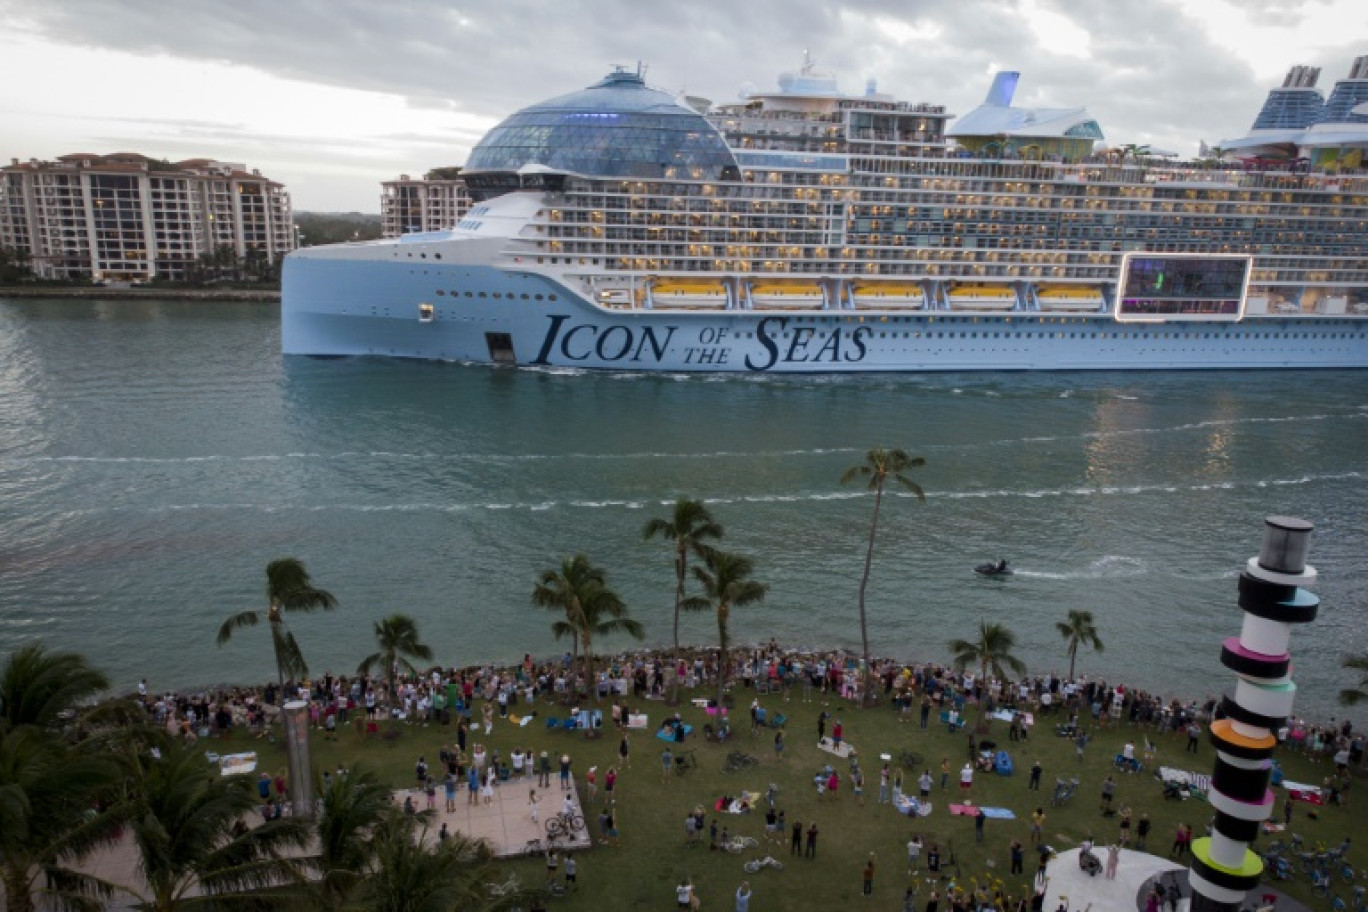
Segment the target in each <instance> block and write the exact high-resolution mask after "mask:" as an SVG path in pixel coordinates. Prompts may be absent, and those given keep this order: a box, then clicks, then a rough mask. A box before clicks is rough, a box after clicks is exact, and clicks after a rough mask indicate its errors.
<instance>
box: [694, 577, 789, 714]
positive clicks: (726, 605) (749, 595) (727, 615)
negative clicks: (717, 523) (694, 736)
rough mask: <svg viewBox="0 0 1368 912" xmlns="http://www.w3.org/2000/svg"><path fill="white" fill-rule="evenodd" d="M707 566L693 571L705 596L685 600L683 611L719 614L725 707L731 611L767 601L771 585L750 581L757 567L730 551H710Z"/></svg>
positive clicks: (720, 693)
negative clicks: (705, 611)
mask: <svg viewBox="0 0 1368 912" xmlns="http://www.w3.org/2000/svg"><path fill="white" fill-rule="evenodd" d="M705 563H706V564H707V566H706V567H694V568H693V572H694V578H695V579H697V580H698V582H699V583H700V584H702V586H703V591H704V593H705V595H704V596H694V597H693V598H689V599H685V601H684V604H683V608H684V610H685V611H699V610H702V609H706V608H712V609H713V610H715V611H716V612H717V650H718V656H717V665H718V675H717V705H718V706H719V707H721V706H722V697H723V695H724V694H725V693H726V689H727V671H728V668H729V666H730V665H731V662H729V661H728V649H729V647H730V631H729V629H728V624H729V622H730V621H731V611H732V609H733V608H741V607H744V606H746V605H753V604H755V603H756V602H761V601H764V599H765V593H766V592H767V591H769V584H768V583H760V582H756V581H755V580H753V579H748V577H749V576H750V575H751V573H753V572H754V570H755V563H754V562H753V561H752V560H751V559H750V558H749V557H742V556H741V555H739V554H729V553H728V552H726V551H709V552H708V555H707V557H706V558H705Z"/></svg>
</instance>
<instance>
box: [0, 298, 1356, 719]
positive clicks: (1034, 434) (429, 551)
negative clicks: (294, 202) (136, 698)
mask: <svg viewBox="0 0 1368 912" xmlns="http://www.w3.org/2000/svg"><path fill="white" fill-rule="evenodd" d="M879 445H882V446H890V447H892V446H897V447H902V448H904V449H907V450H908V451H910V452H911V453H913V454H916V455H920V456H923V457H925V459H926V466H925V467H924V468H922V469H919V470H916V471H915V472H914V473H913V475H914V477H915V479H916V480H917V481H918V482H919V483H920V484H921V485H922V486H923V487H924V488H925V490H926V494H927V499H926V501H925V503H919V502H918V501H916V500H915V499H914V498H912V497H910V496H896V497H893V498H891V499H890V500H888V501H887V502H886V504H885V510H884V513H883V519H882V524H881V527H880V533H879V538H878V545H877V552H876V557H875V563H874V570H873V577H872V579H871V582H870V589H869V595H868V606H869V617H870V629H871V636H872V638H873V640H874V644H875V646H876V648H877V650H878V651H880V652H882V653H886V654H896V655H900V656H905V657H909V658H928V659H936V658H942V657H944V656H945V655H946V654H947V649H946V642H947V641H948V640H949V639H951V638H954V637H961V636H970V635H971V634H972V632H973V630H974V629H975V627H976V625H977V623H978V621H979V619H980V618H988V619H990V620H992V621H995V622H1001V623H1004V624H1006V625H1008V626H1009V627H1010V628H1011V629H1012V630H1013V631H1014V632H1015V633H1016V634H1017V637H1018V640H1019V648H1018V654H1019V655H1020V656H1021V658H1023V659H1024V660H1025V661H1026V662H1027V663H1028V665H1029V666H1030V667H1031V669H1032V670H1033V671H1037V672H1045V671H1050V670H1052V669H1056V670H1063V669H1066V668H1067V665H1068V662H1067V658H1066V656H1065V654H1064V649H1063V643H1062V641H1061V639H1060V638H1059V636H1058V634H1057V633H1056V632H1055V630H1054V625H1055V623H1056V622H1058V621H1060V620H1062V619H1063V618H1064V616H1065V613H1066V612H1067V611H1068V610H1069V609H1071V608H1084V609H1087V610H1090V611H1092V612H1093V614H1094V616H1095V618H1096V621H1097V624H1098V626H1099V628H1100V630H1101V634H1102V638H1103V640H1104V642H1105V644H1106V651H1105V652H1104V653H1102V654H1100V655H1095V654H1093V653H1090V652H1084V653H1081V654H1080V661H1079V667H1080V670H1081V671H1084V672H1087V673H1089V674H1093V675H1103V676H1106V677H1108V678H1109V679H1110V680H1113V681H1116V680H1121V681H1125V682H1127V683H1129V684H1131V685H1133V686H1143V687H1149V688H1155V689H1159V690H1160V691H1162V692H1164V693H1170V694H1176V695H1185V696H1194V697H1202V696H1205V695H1206V694H1207V693H1214V692H1217V691H1218V690H1219V689H1221V688H1223V687H1226V686H1227V685H1228V683H1229V681H1230V680H1231V676H1230V674H1229V673H1228V672H1225V671H1224V670H1223V669H1222V668H1221V667H1220V666H1219V663H1218V656H1219V651H1220V643H1221V640H1222V639H1223V638H1224V637H1226V636H1231V635H1234V634H1236V633H1238V632H1239V627H1240V618H1241V614H1240V612H1239V610H1238V609H1237V607H1236V603H1235V598H1236V580H1237V577H1238V574H1239V571H1240V569H1241V567H1242V566H1243V563H1244V561H1245V560H1246V559H1248V558H1249V557H1251V556H1253V555H1255V554H1257V552H1258V548H1259V545H1260V542H1261V540H1262V536H1263V519H1264V517H1265V516H1268V515H1277V514H1288V515H1294V516H1299V517H1302V518H1305V519H1307V520H1310V521H1311V522H1313V523H1315V524H1316V535H1315V538H1314V541H1313V545H1312V553H1311V562H1312V563H1313V564H1314V565H1315V566H1316V567H1317V568H1318V570H1319V571H1320V573H1321V580H1320V582H1319V583H1318V585H1317V587H1316V591H1317V592H1318V594H1320V596H1321V598H1322V611H1321V616H1320V618H1319V619H1318V620H1317V621H1316V622H1315V623H1314V624H1312V625H1309V626H1308V627H1306V628H1303V629H1298V630H1297V631H1296V632H1295V634H1294V637H1293V657H1294V661H1295V677H1296V679H1297V681H1298V683H1299V686H1300V693H1299V698H1298V699H1299V702H1298V709H1299V710H1301V711H1305V712H1308V713H1315V714H1318V715H1331V714H1334V713H1335V712H1336V711H1337V708H1336V707H1335V706H1334V695H1335V693H1336V692H1337V691H1338V690H1339V688H1341V687H1344V686H1348V685H1350V684H1352V683H1354V682H1353V680H1352V679H1351V678H1350V677H1348V676H1347V675H1346V674H1345V673H1344V672H1343V671H1342V670H1341V669H1339V667H1338V663H1339V660H1340V658H1341V657H1342V656H1343V655H1345V654H1347V653H1349V652H1355V651H1358V652H1361V651H1365V650H1368V634H1365V632H1364V626H1365V622H1368V595H1365V591H1368V520H1366V519H1365V517H1368V373H1363V372H1331V371H1326V372H1312V371H1288V372H1215V373H1207V372H1201V373H1198V372H1192V373H1096V374H1093V373H1061V374H990V373H975V374H953V375H926V376H917V375H908V376H901V375H884V376H834V377H821V378H812V377H801V378H800V377H783V376H763V377H751V376H706V375H669V374H646V373H611V374H610V373H602V374H599V373H588V372H579V371H568V370H521V369H491V368H487V367H477V366H464V365H455V364H440V363H420V362H402V361H382V360H331V361H319V360H308V359H295V358H290V359H282V357H281V355H280V353H279V326H278V314H277V309H276V308H275V307H274V306H272V305H255V304H239V303H232V304H213V303H168V302H147V301H136V302H78V301H5V300H0V652H7V651H8V650H10V649H13V648H14V647H16V646H18V645H20V644H23V643H26V642H31V641H34V640H42V641H43V642H45V643H47V644H48V645H50V646H52V647H59V648H63V649H75V650H80V651H82V652H85V653H87V654H89V655H90V656H91V657H92V658H93V659H94V660H95V661H96V662H97V663H99V664H100V665H101V666H103V667H104V668H106V669H107V670H108V672H109V673H110V675H111V677H112V678H113V679H114V680H115V681H116V682H118V683H119V684H120V685H121V686H127V685H131V684H132V683H134V682H136V681H137V680H138V679H139V678H141V677H144V676H145V677H147V678H148V679H149V681H150V682H151V684H152V686H153V687H162V686H189V685H193V684H202V683H211V682H218V681H254V680H264V679H265V678H267V677H268V676H269V675H271V674H272V673H273V671H274V665H273V662H272V659H271V654H270V647H269V637H268V635H267V633H266V631H265V630H264V629H263V628H257V629H254V630H250V629H249V630H243V631H240V632H239V633H238V634H237V635H236V636H235V638H234V639H233V641H232V642H231V643H230V644H229V645H228V646H227V647H224V648H218V647H216V646H215V645H214V635H215V632H216V630H217V628H218V625H219V623H220V622H221V621H222V620H223V618H224V617H226V616H227V615H229V614H230V613H233V612H236V611H239V610H242V609H244V608H249V607H256V608H261V607H263V606H264V573H263V570H264V568H265V565H266V564H267V562H269V561H270V560H272V559H274V558H276V557H281V556H286V555H293V556H298V557H300V558H302V559H303V560H304V561H305V563H306V564H307V566H308V567H309V569H310V571H311V572H312V573H313V575H314V578H315V581H316V582H317V583H318V584H319V585H321V586H323V587H325V588H327V589H329V590H330V591H332V592H333V593H334V594H335V595H336V596H337V597H338V599H339V600H340V602H341V607H340V608H339V609H338V610H337V611H336V612H332V613H324V614H316V615H308V616H303V617H297V618H294V619H292V621H291V626H292V629H293V630H294V632H295V634H296V636H297V637H298V638H299V640H300V642H301V644H302V645H303V648H304V651H305V654H306V656H307V657H308V658H309V659H310V662H311V665H312V667H313V669H314V670H315V671H320V672H321V671H323V670H332V671H335V672H340V671H350V670H352V669H354V668H355V665H356V663H357V662H358V661H359V660H360V659H361V658H362V657H363V656H364V655H366V654H368V653H369V652H370V651H371V646H372V643H373V636H372V632H371V625H372V622H373V621H374V620H375V619H377V618H379V617H381V616H383V615H385V614H389V613H393V612H405V613H408V614H410V615H412V616H414V617H415V618H417V619H418V621H419V625H420V629H421V633H422V637H423V639H424V640H425V641H427V642H428V643H430V644H431V645H432V646H433V648H434V649H435V650H436V653H437V656H438V657H439V659H440V660H441V661H442V662H444V663H451V664H460V663H468V662H477V661H483V660H487V659H514V658H519V657H521V655H522V654H523V653H524V652H532V653H534V654H537V655H552V654H557V653H558V652H559V651H561V650H563V649H565V648H567V647H568V642H562V643H558V642H556V641H555V640H554V639H553V638H552V636H551V634H550V632H549V627H550V622H551V620H552V617H551V616H550V615H549V614H548V613H547V612H545V611H543V610H539V609H536V608H534V607H533V606H532V605H531V602H530V598H529V596H530V592H531V590H532V586H533V584H534V582H535V579H536V577H537V575H538V574H539V573H540V572H541V571H542V570H545V569H548V568H551V567H554V566H556V565H557V564H558V563H559V561H560V560H561V559H562V558H563V557H566V556H569V555H572V554H574V553H575V552H578V551H583V552H584V553H586V554H587V555H589V557H590V558H591V559H592V560H594V561H595V562H596V563H598V564H600V565H602V566H603V567H604V568H606V569H607V571H608V573H609V578H610V581H611V582H612V583H613V584H614V585H615V586H616V587H617V588H618V590H619V591H620V592H621V593H622V595H623V596H624V598H625V600H626V601H627V603H628V605H629V607H630V608H631V610H632V612H633V614H634V616H635V617H637V618H638V619H640V620H641V621H642V622H643V623H644V624H645V625H646V627H647V642H648V643H652V644H663V643H667V642H668V641H669V637H670V615H671V606H672V599H673V587H674V580H673V571H672V564H671V559H670V556H669V553H668V552H667V549H666V546H665V545H664V544H663V543H662V542H660V541H653V542H646V541H643V540H642V537H641V529H642V526H643V525H644V524H645V523H646V521H647V520H648V519H649V518H651V517H653V516H658V515H666V514H667V513H668V509H669V505H670V504H671V503H672V501H673V499H674V498H675V497H676V496H679V495H688V496H693V497H700V498H703V499H704V500H706V501H707V502H708V503H709V504H710V505H712V507H713V510H714V512H715V515H716V517H717V518H718V519H719V521H721V522H722V523H723V524H724V525H725V527H726V530H727V536H726V546H727V547H729V548H732V549H735V550H738V551H741V552H744V553H747V554H749V555H751V556H753V557H754V558H755V560H756V566H757V571H756V577H757V578H758V579H760V580H762V581H764V582H767V583H769V585H770V589H769V594H768V597H767V598H766V600H765V602H764V603H763V604H762V605H759V606H756V607H752V608H746V609H742V610H739V611H737V612H735V613H734V616H733V635H734V638H735V639H736V640H737V641H738V642H745V641H756V640H767V639H769V638H771V637H774V638H777V639H779V640H780V641H782V642H786V643H792V644H806V645H814V646H816V645H822V646H855V647H858V644H859V632H858V631H859V628H858V624H857V616H856V591H857V588H858V584H859V575H860V569H861V565H862V560H863V555H864V546H865V541H866V538H865V536H866V534H867V531H868V523H869V519H870V512H871V508H872V505H873V503H872V498H871V497H870V496H869V495H868V494H867V493H866V492H864V491H863V490H862V489H859V488H852V487H843V486H842V485H841V484H840V483H839V478H840V476H841V473H842V472H843V471H844V470H845V469H846V468H847V467H848V466H850V465H852V464H855V463H856V462H858V461H860V460H861V458H862V456H863V453H864V452H865V451H866V450H867V449H869V448H870V447H872V446H879ZM998 557H1006V558H1010V559H1011V560H1012V562H1013V564H1014V566H1015V567H1016V568H1017V571H1018V572H1017V575H1016V576H1015V577H1013V578H1011V579H1009V580H1003V581H995V580H987V579H982V578H979V577H977V576H976V575H975V574H974V573H973V572H972V567H973V566H974V565H975V564H977V563H980V562H982V561H984V560H988V559H993V558H998ZM683 631H684V637H685V639H686V640H687V641H689V642H693V643H699V644H709V643H713V642H715V639H716V633H715V626H714V624H713V623H712V621H711V619H710V618H709V617H708V616H706V615H705V616H689V617H686V618H685V621H684V625H683ZM608 645H609V646H614V647H621V646H624V645H626V644H625V643H623V642H622V641H616V642H613V643H610V644H608Z"/></svg>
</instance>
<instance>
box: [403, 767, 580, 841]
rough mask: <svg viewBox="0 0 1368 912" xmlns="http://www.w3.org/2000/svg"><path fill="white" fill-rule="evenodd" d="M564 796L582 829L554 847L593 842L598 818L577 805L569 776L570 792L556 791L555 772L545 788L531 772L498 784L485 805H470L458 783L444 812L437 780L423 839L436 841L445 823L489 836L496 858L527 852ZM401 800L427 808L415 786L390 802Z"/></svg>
mask: <svg viewBox="0 0 1368 912" xmlns="http://www.w3.org/2000/svg"><path fill="white" fill-rule="evenodd" d="M532 789H536V792H537V822H535V823H534V822H533V821H532V812H531V805H530V804H529V803H528V793H529V792H530V791H531V790H532ZM566 795H569V796H570V797H571V801H572V804H573V806H574V809H575V812H576V813H578V814H580V816H582V817H584V829H582V830H580V831H579V832H578V833H575V834H574V836H573V838H569V839H565V838H562V839H559V840H557V841H556V846H557V847H558V848H559V849H560V850H561V851H566V850H569V849H587V848H589V847H590V846H592V845H593V834H594V832H595V831H596V829H597V827H598V821H597V819H590V818H589V816H588V815H587V814H585V813H584V811H583V809H582V808H581V807H580V802H579V793H578V791H576V789H575V781H574V778H573V777H572V778H571V780H570V790H569V791H568V792H567V791H562V790H561V787H560V782H559V781H558V779H557V777H556V776H555V775H553V776H552V777H551V787H550V788H537V779H536V777H535V776H533V777H531V778H528V779H522V780H517V779H510V780H509V781H508V782H501V783H499V786H498V788H496V789H494V797H493V798H492V799H490V802H489V804H487V805H486V804H485V803H484V800H483V799H480V800H479V802H478V803H476V804H470V803H469V802H470V795H469V792H467V791H466V787H465V784H464V783H462V784H461V787H460V788H459V789H458V790H457V793H456V810H455V811H452V812H450V813H448V812H447V811H446V798H445V797H444V791H443V788H442V786H441V785H440V784H439V785H438V786H437V799H436V804H435V806H434V807H433V818H432V826H431V828H430V829H429V830H428V834H427V839H428V841H429V842H434V841H436V839H437V833H438V832H439V831H440V830H441V828H442V824H443V823H445V824H446V825H447V830H448V831H449V832H453V833H464V834H465V835H467V836H473V837H475V838H479V839H487V840H489V843H490V845H491V846H493V848H494V854H495V856H496V857H499V858H505V857H508V856H510V855H523V854H526V853H527V852H528V847H529V843H531V842H532V841H533V840H540V841H541V842H542V843H543V844H545V842H546V821H547V820H549V819H551V818H552V817H554V816H556V815H557V814H559V813H561V811H562V810H563V809H564V801H565V796H566ZM405 798H412V799H413V804H414V806H415V808H417V810H420V811H421V810H424V809H426V808H427V795H425V794H424V793H423V792H422V791H421V790H420V789H404V790H401V791H398V792H395V793H394V801H395V803H396V804H399V805H402V804H403V803H404V799H405Z"/></svg>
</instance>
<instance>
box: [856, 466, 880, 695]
mask: <svg viewBox="0 0 1368 912" xmlns="http://www.w3.org/2000/svg"><path fill="white" fill-rule="evenodd" d="M882 501H883V480H882V479H880V481H879V484H878V485H876V486H875V488H874V519H873V521H871V522H870V524H869V548H868V550H866V551H865V564H864V576H862V577H860V646H861V649H862V650H863V655H864V682H863V688H864V689H863V692H862V693H861V695H860V705H861V706H869V705H870V704H871V702H872V701H871V700H870V697H871V693H870V672H871V671H872V669H871V668H870V667H869V627H868V625H867V623H866V621H865V589H866V588H867V587H868V586H869V570H870V567H871V565H872V564H873V563H874V534H875V533H876V532H877V531H878V528H879V506H880V503H881V502H882Z"/></svg>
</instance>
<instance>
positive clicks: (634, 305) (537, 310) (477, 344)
mask: <svg viewBox="0 0 1368 912" xmlns="http://www.w3.org/2000/svg"><path fill="white" fill-rule="evenodd" d="M1318 72H1319V71H1316V70H1312V69H1311V68H1307V67H1297V68H1294V69H1293V70H1292V72H1291V73H1290V74H1289V76H1288V79H1287V81H1286V82H1285V83H1284V85H1283V86H1282V87H1280V88H1277V89H1274V90H1273V92H1272V93H1270V95H1269V97H1268V100H1267V102H1266V103H1265V105H1264V108H1263V110H1262V111H1261V112H1260V114H1259V117H1258V119H1257V120H1256V121H1255V123H1254V126H1253V128H1252V129H1251V131H1250V132H1249V134H1248V135H1247V136H1244V137H1238V138H1236V139H1233V140H1228V141H1225V142H1224V143H1223V144H1222V146H1221V147H1220V148H1215V149H1212V150H1208V154H1206V155H1205V157H1203V158H1199V159H1198V160H1194V161H1190V162H1186V163H1178V162H1176V161H1174V160H1173V158H1172V157H1170V156H1167V155H1165V154H1163V153H1159V152H1156V151H1153V150H1149V149H1147V148H1145V147H1138V148H1137V147H1117V148H1111V149H1107V148H1104V147H1103V145H1102V144H1103V141H1104V135H1103V132H1102V129H1101V128H1100V126H1099V125H1098V124H1097V122H1096V121H1095V120H1093V119H1092V118H1091V117H1090V116H1089V115H1088V113H1087V111H1086V110H1085V109H1082V108H1051V109H1043V108H1024V107H1019V106H1015V105H1013V96H1014V94H1015V88H1016V85H1017V81H1018V75H1017V74H1016V73H1000V74H998V76H997V77H996V78H995V79H994V81H993V82H992V84H991V87H990V88H989V89H988V92H987V96H986V98H985V99H984V103H983V104H982V105H980V106H979V107H977V108H975V109H974V110H972V111H970V112H968V113H967V114H965V115H963V116H961V117H959V118H953V116H952V115H951V114H950V113H949V112H947V111H946V109H945V107H943V106H941V105H935V104H923V103H911V102H905V101H899V100H896V99H894V98H892V97H890V96H888V95H886V94H883V93H881V92H879V91H878V88H877V86H876V85H874V84H872V83H870V84H868V85H867V86H866V87H865V90H864V92H863V93H862V94H843V93H841V92H840V91H839V90H838V88H837V83H836V80H835V78H834V77H833V76H832V75H831V74H830V73H828V72H825V71H823V70H822V69H820V68H818V67H817V66H816V65H814V64H813V63H812V62H811V61H810V60H809V61H805V62H804V65H803V66H802V68H801V69H800V70H798V71H797V72H794V73H789V74H784V75H783V76H781V77H780V79H779V84H778V87H777V89H776V90H774V91H768V92H757V91H752V92H748V93H746V94H745V95H744V97H743V98H742V99H741V100H740V101H739V102H738V103H735V104H730V105H719V106H712V105H709V104H707V103H706V102H703V101H701V100H694V99H687V98H682V97H679V96H676V95H675V94H672V93H669V92H664V91H660V90H657V89H654V88H651V87H650V86H648V85H647V83H646V80H645V79H644V76H643V74H642V73H641V72H640V71H639V70H638V71H631V70H626V69H622V68H619V69H617V70H615V71H614V72H611V73H609V74H608V75H607V77H606V78H604V79H602V80H601V81H600V82H598V83H597V84H595V85H593V86H591V87H589V88H587V89H584V90H582V91H578V92H573V93H571V94H568V95H563V96H560V97H557V98H554V99H552V100H549V101H546V102H542V103H540V104H534V105H532V106H530V107H527V108H524V109H523V110H521V111H518V112H517V113H515V114H513V115H512V116H511V117H509V118H508V119H507V120H505V121H503V122H502V123H500V124H499V125H497V126H496V127H494V128H493V129H492V130H491V131H490V132H489V133H488V134H487V135H486V136H485V137H484V138H483V139H482V140H480V142H479V143H478V144H477V145H476V146H475V147H474V149H473V150H472V151H471V154H470V157H469V159H468V161H467V163H466V165H465V169H464V172H463V176H464V178H465V180H466V184H467V186H468V189H469V192H470V194H471V197H472V200H473V204H472V207H471V208H470V210H469V211H468V212H467V213H466V214H465V215H464V216H463V218H462V219H461V221H460V222H459V224H457V225H455V226H454V228H452V229H451V230H446V231H437V232H424V233H415V234H408V235H404V236H401V237H397V238H391V239H385V240H380V241H372V242H364V243H352V244H340V245H333V246H324V247H313V248H307V249H303V250H299V251H296V252H294V253H292V254H290V255H289V257H288V258H287V259H286V262H285V266H284V280H283V304H282V347H283V350H284V352H285V353H286V354H297V355H313V356H349V355H360V356H365V355H371V356H383V357H402V358H427V359H445V360H452V361H463V362H484V363H492V364H501V365H524V366H543V367H577V368H591V369H615V370H634V371H745V372H849V371H965V370H1090V369H1096V370H1118V369H1123V370H1124V369H1136V370H1156V369H1189V368H1190V369H1197V368H1203V369H1209V368H1254V369H1259V368H1266V369H1271V368H1332V367H1333V368H1363V367H1368V171H1365V169H1364V162H1363V161H1362V156H1363V153H1364V150H1365V149H1368V57H1361V58H1359V59H1358V60H1356V61H1355V62H1354V66H1353V69H1352V70H1351V72H1350V74H1349V76H1348V77H1347V78H1346V79H1344V80H1341V81H1339V82H1337V83H1336V84H1335V87H1334V90H1333V91H1332V92H1331V94H1330V97H1329V98H1328V99H1327V98H1324V97H1323V96H1322V95H1321V93H1320V91H1319V90H1318V89H1317V88H1316V87H1315V81H1316V77H1317V75H1318ZM952 120H953V123H952Z"/></svg>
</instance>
